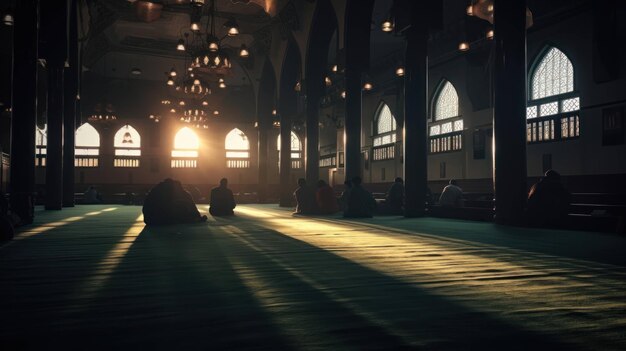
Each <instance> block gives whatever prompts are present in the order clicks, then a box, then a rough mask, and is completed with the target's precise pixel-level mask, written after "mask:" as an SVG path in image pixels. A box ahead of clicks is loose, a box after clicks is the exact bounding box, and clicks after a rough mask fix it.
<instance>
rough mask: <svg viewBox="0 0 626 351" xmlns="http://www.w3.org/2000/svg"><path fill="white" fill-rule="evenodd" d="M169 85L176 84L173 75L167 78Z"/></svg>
mask: <svg viewBox="0 0 626 351" xmlns="http://www.w3.org/2000/svg"><path fill="white" fill-rule="evenodd" d="M167 85H169V86H172V85H174V79H172V77H169V78H167Z"/></svg>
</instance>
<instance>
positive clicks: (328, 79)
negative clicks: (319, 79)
mask: <svg viewBox="0 0 626 351" xmlns="http://www.w3.org/2000/svg"><path fill="white" fill-rule="evenodd" d="M324 84H325V85H326V86H327V87H329V86H331V85H333V81H332V79H330V77H329V76H326V77H324Z"/></svg>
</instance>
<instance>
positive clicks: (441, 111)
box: [435, 81, 459, 121]
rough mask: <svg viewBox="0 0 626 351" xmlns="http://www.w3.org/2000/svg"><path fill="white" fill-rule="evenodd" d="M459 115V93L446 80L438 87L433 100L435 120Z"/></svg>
mask: <svg viewBox="0 0 626 351" xmlns="http://www.w3.org/2000/svg"><path fill="white" fill-rule="evenodd" d="M458 115H459V95H458V94H457V93H456V89H454V86H453V85H452V83H450V82H448V81H446V82H445V83H443V85H442V86H441V88H440V89H439V94H438V95H437V100H436V101H435V121H439V120H442V119H446V118H452V117H456V116H458Z"/></svg>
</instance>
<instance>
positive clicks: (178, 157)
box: [171, 127, 200, 168]
mask: <svg viewBox="0 0 626 351" xmlns="http://www.w3.org/2000/svg"><path fill="white" fill-rule="evenodd" d="M199 148H200V139H198V136H197V135H196V133H195V132H194V131H193V130H191V129H190V128H188V127H184V128H182V129H181V130H179V131H178V133H176V136H175V137H174V150H172V163H171V166H172V168H196V167H198V149H199Z"/></svg>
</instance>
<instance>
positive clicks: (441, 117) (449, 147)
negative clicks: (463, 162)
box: [428, 79, 464, 153]
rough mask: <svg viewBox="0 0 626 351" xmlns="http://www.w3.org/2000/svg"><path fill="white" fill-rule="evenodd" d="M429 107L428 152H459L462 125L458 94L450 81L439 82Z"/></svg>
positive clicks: (461, 141)
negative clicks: (430, 112)
mask: <svg viewBox="0 0 626 351" xmlns="http://www.w3.org/2000/svg"><path fill="white" fill-rule="evenodd" d="M431 106H432V108H431V110H432V122H431V123H430V125H429V128H428V134H429V136H430V138H429V143H430V152H431V153H439V152H448V151H458V150H461V149H462V148H463V129H464V123H463V118H462V116H461V113H460V111H459V110H460V109H459V94H458V93H457V90H456V88H455V87H454V85H453V84H452V83H451V82H450V81H448V80H447V79H442V80H441V82H440V83H439V86H438V88H437V90H436V93H435V95H434V97H433V102H432V105H431Z"/></svg>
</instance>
